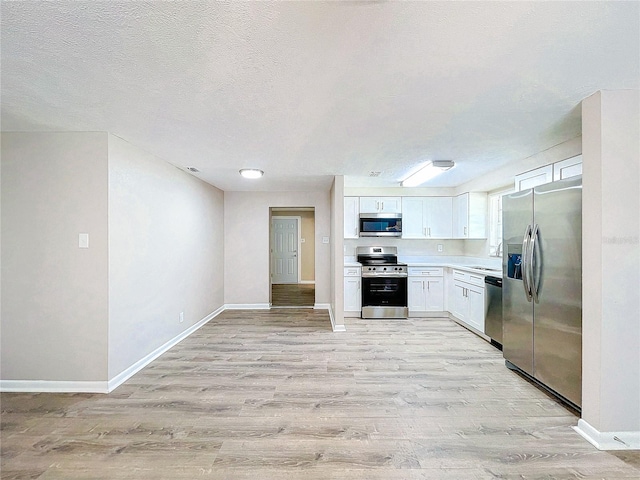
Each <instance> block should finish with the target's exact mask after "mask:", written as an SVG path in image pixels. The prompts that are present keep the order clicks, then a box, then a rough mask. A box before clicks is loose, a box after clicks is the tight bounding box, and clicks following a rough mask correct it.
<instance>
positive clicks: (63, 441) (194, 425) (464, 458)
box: [1, 309, 640, 480]
mask: <svg viewBox="0 0 640 480" xmlns="http://www.w3.org/2000/svg"><path fill="white" fill-rule="evenodd" d="M1 401H2V432H1V440H2V447H1V448H2V478H3V479H13V478H16V479H17V478H20V479H24V478H34V479H35V478H38V479H154V480H155V479H196V478H211V479H251V480H258V479H259V480H265V479H287V480H289V479H303V480H324V479H368V480H394V479H402V480H409V479H456V480H465V479H489V478H503V479H567V478H580V479H621V478H635V479H637V478H639V477H640V454H638V453H625V454H618V455H614V454H611V453H607V452H601V451H598V450H596V449H595V448H593V447H592V446H591V445H590V444H589V443H587V442H586V441H585V440H583V439H582V438H581V437H580V436H578V434H576V433H575V432H574V431H573V430H572V429H571V426H573V425H575V424H576V423H577V420H578V419H577V418H576V417H575V416H574V414H572V413H571V412H570V411H568V410H566V409H565V408H564V407H562V406H561V405H559V404H558V403H556V402H555V401H554V400H552V399H551V398H549V397H548V396H547V395H546V394H544V393H542V392H541V391H540V390H538V389H537V388H535V387H534V386H532V385H531V384H529V383H527V382H526V381H524V380H523V379H522V378H520V377H519V376H517V375H516V374H515V373H513V372H511V371H509V370H507V369H506V368H505V367H504V361H503V360H502V357H501V353H500V352H499V351H498V350H496V349H494V348H493V347H492V346H491V345H489V344H488V343H486V342H485V341H484V340H482V339H480V338H478V337H476V336H475V335H473V334H471V333H470V332H468V331H467V330H465V329H464V328H462V327H461V326H459V325H457V324H456V323H454V322H452V321H450V320H448V319H419V318H415V319H409V320H360V319H353V320H352V321H351V324H350V325H348V331H347V332H346V333H333V332H332V331H331V329H330V324H329V319H328V317H327V314H326V312H325V311H318V310H316V311H314V310H310V309H309V310H295V309H287V310H282V309H278V310H272V311H260V312H257V311H227V312H224V313H223V314H222V315H220V316H218V317H216V318H215V319H213V320H212V321H211V322H209V323H208V324H207V325H205V326H204V327H202V328H201V329H200V330H198V331H197V332H196V333H194V334H193V335H192V336H191V337H189V338H187V339H186V340H184V341H182V342H181V343H180V344H178V345H177V346H175V347H174V348H173V349H171V350H170V351H169V352H167V353H165V354H164V355H163V356H162V357H160V358H159V359H157V360H156V361H154V362H153V363H152V364H151V365H149V366H148V367H147V368H145V369H144V370H143V371H141V372H139V373H138V374H137V375H135V376H134V377H133V378H131V379H130V380H129V381H128V382H126V383H125V384H124V385H122V386H121V387H119V388H118V389H116V390H115V391H114V392H113V393H111V394H109V395H89V394H75V395H73V394H2V396H1Z"/></svg>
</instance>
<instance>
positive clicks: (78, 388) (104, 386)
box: [0, 306, 225, 393]
mask: <svg viewBox="0 0 640 480" xmlns="http://www.w3.org/2000/svg"><path fill="white" fill-rule="evenodd" d="M224 310H225V308H224V306H223V307H220V308H218V309H217V310H215V311H214V312H211V313H210V314H209V315H207V316H206V317H204V318H203V319H202V320H200V321H199V322H198V323H196V324H194V325H192V326H191V327H189V328H187V329H186V330H184V331H182V332H181V333H179V334H178V335H177V336H175V337H174V338H172V339H171V340H169V341H168V342H166V343H165V344H164V345H161V346H160V347H158V348H156V349H155V350H154V351H153V352H151V353H149V354H148V355H146V356H145V357H143V358H141V359H140V360H138V361H137V362H136V363H134V364H133V365H131V366H130V367H129V368H127V369H126V370H124V371H123V372H121V373H119V374H118V375H116V376H115V377H114V378H112V379H111V380H109V381H67V380H62V381H59V380H0V392H23V393H27V392H29V393H110V392H112V391H113V390H115V389H116V388H117V387H119V386H120V385H122V384H123V383H124V382H126V381H127V380H128V379H129V378H131V377H132V376H133V375H135V374H136V373H138V372H139V371H140V370H142V369H143V368H144V367H146V366H147V365H149V364H150V363H151V362H152V361H154V360H155V359H156V358H158V357H159V356H160V355H162V354H163V353H165V352H166V351H167V350H169V349H170V348H171V347H173V346H174V345H176V344H177V343H179V342H181V341H182V340H184V339H185V338H187V337H188V336H189V335H191V334H192V333H193V332H195V331H196V330H198V329H199V328H200V327H202V326H203V325H204V324H206V323H207V322H208V321H210V320H211V319H212V318H214V317H216V316H218V315H219V314H221V313H222V312H223V311H224Z"/></svg>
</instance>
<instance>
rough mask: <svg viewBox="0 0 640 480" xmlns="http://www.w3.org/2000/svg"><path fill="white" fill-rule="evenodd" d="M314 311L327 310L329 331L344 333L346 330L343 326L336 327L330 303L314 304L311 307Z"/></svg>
mask: <svg viewBox="0 0 640 480" xmlns="http://www.w3.org/2000/svg"><path fill="white" fill-rule="evenodd" d="M313 309H314V310H328V311H329V320H331V330H333V331H334V332H346V331H347V328H346V327H345V326H344V325H336V319H335V317H334V316H333V309H332V308H331V304H330V303H316V304H314V305H313Z"/></svg>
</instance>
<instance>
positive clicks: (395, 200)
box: [379, 197, 402, 213]
mask: <svg viewBox="0 0 640 480" xmlns="http://www.w3.org/2000/svg"><path fill="white" fill-rule="evenodd" d="M379 201H380V210H379V212H381V213H400V212H402V202H401V199H400V197H380V198H379Z"/></svg>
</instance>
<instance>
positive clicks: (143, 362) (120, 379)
mask: <svg viewBox="0 0 640 480" xmlns="http://www.w3.org/2000/svg"><path fill="white" fill-rule="evenodd" d="M222 312H224V307H220V308H218V309H217V310H215V311H213V312H211V313H210V314H209V315H207V316H206V317H204V318H203V319H202V320H200V321H199V322H198V323H195V324H193V325H191V326H190V327H189V328H187V329H186V330H183V331H182V332H180V333H179V334H178V335H176V336H175V337H173V338H172V339H171V340H169V341H168V342H166V343H165V344H164V345H161V346H159V347H158V348H156V349H155V350H154V351H153V352H151V353H150V354H148V355H146V356H145V357H143V358H141V359H140V360H138V361H137V362H136V363H134V364H133V365H131V366H130V367H129V368H127V369H126V370H124V371H122V372H120V373H119V374H118V375H116V376H115V377H113V378H112V379H111V380H109V392H112V391H113V390H115V389H116V388H118V387H119V386H120V385H122V384H123V383H124V382H126V381H127V380H129V379H130V378H131V377H133V376H134V375H135V374H136V373H138V372H139V371H140V370H142V369H143V368H144V367H146V366H147V365H149V364H150V363H151V362H153V361H154V360H155V359H156V358H158V357H159V356H160V355H162V354H163V353H165V352H166V351H168V350H169V349H170V348H171V347H173V346H174V345H176V344H178V343H180V342H181V341H182V340H184V339H185V338H187V337H188V336H189V335H191V334H192V333H193V332H195V331H196V330H198V329H199V328H200V327H202V326H203V325H205V324H206V323H207V322H209V320H211V319H212V318H215V317H217V316H218V315H220V314H221V313H222Z"/></svg>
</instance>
